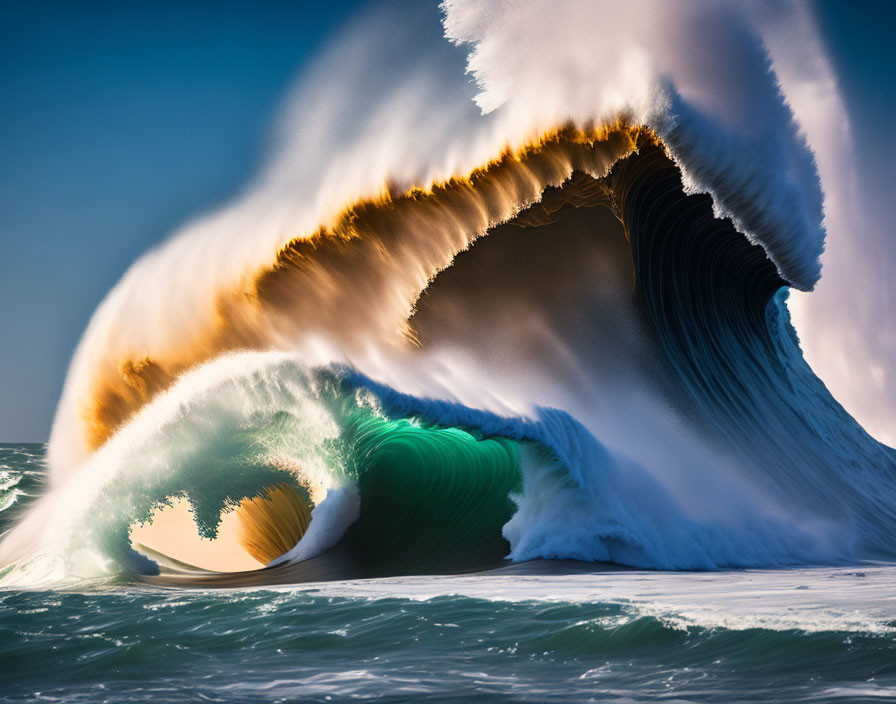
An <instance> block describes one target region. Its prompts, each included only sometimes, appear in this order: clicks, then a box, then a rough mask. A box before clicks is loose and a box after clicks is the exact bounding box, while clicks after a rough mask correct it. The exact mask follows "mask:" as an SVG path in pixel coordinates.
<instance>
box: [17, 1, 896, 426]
mask: <svg viewBox="0 0 896 704" xmlns="http://www.w3.org/2000/svg"><path fill="white" fill-rule="evenodd" d="M359 4H361V3H359V2H332V1H330V2H326V3H298V2H294V3H288V2H272V1H269V0H256V1H255V2H252V3H228V2H153V3H149V2H146V3H142V2H136V3H116V2H83V1H81V2H78V3H74V2H71V3H67V2H66V3H58V4H53V3H32V2H25V1H22V2H9V1H7V2H4V3H2V4H0V91H2V96H3V98H2V104H3V109H2V110H0V300H2V304H0V389H2V393H0V441H6V442H13V441H44V440H46V438H47V436H48V434H49V429H50V423H51V421H52V415H53V411H54V409H55V405H56V401H57V399H58V397H59V394H60V391H61V388H62V383H63V380H64V377H65V372H66V368H67V365H68V360H69V358H70V357H71V354H72V352H73V350H74V347H75V345H76V344H77V341H78V338H79V337H80V334H81V332H82V331H83V329H84V327H85V325H86V324H87V321H88V319H89V317H90V314H91V313H92V312H93V310H94V308H95V307H96V305H97V304H98V303H99V302H100V300H101V299H102V298H103V296H104V295H105V293H106V292H107V291H108V290H109V289H110V288H111V287H112V286H113V285H114V284H115V282H116V281H117V280H118V278H119V277H120V276H121V275H122V273H124V271H125V269H126V268H127V267H128V265H129V264H130V263H131V262H132V261H133V260H134V259H135V258H136V257H137V256H138V255H139V254H140V253H141V252H143V251H145V250H146V249H147V248H148V247H150V246H152V245H153V244H155V243H157V242H159V241H160V240H162V239H163V238H164V237H165V236H166V235H167V234H169V233H170V232H171V231H172V230H173V229H174V228H175V227H177V226H178V225H179V224H181V223H183V222H184V221H185V220H187V219H190V218H193V217H196V216H199V215H201V214H202V213H204V212H207V211H208V210H210V209H212V208H214V207H215V206H217V205H219V204H221V203H223V202H226V201H227V200H228V199H229V198H230V197H232V196H233V195H234V194H235V193H237V192H238V191H239V190H240V188H241V187H242V186H243V185H244V184H245V183H246V182H247V181H248V180H249V179H250V178H251V176H252V174H253V173H254V172H255V170H256V169H257V167H258V166H259V164H260V163H262V162H263V161H264V159H265V154H266V149H267V146H268V138H269V136H270V135H271V129H272V127H273V123H274V120H275V118H276V115H277V111H278V108H279V106H280V104H281V100H282V99H283V97H284V94H285V92H286V90H287V89H288V87H289V86H290V84H291V83H292V81H293V79H294V78H295V76H296V74H297V73H298V72H299V70H300V69H301V67H302V66H303V64H304V63H305V62H307V61H308V60H309V59H310V58H311V57H312V56H313V55H315V53H316V52H317V50H318V49H319V48H320V47H321V46H322V44H323V43H324V42H325V41H326V38H327V37H328V36H330V35H331V34H332V33H333V32H334V31H335V30H336V29H337V28H338V27H339V26H340V25H341V23H342V22H343V21H344V20H345V19H346V18H347V17H348V16H349V15H351V14H352V13H353V11H354V10H355V9H356V8H357V6H358V5H359ZM818 9H819V16H820V18H821V20H822V27H823V30H824V34H825V38H826V41H827V42H828V44H829V48H830V52H831V56H832V58H833V60H834V63H835V68H836V70H837V73H838V77H839V78H840V80H841V84H842V86H843V91H844V94H845V97H846V101H847V105H848V107H849V110H850V116H851V119H852V120H853V123H854V124H855V126H856V128H857V129H856V133H857V142H858V148H859V159H860V162H861V165H862V168H863V170H865V171H866V173H869V174H874V175H875V176H876V177H880V178H876V179H869V180H871V181H876V182H878V183H880V182H882V179H883V177H886V183H889V182H890V180H891V179H890V177H889V172H890V169H891V164H892V163H894V157H896V142H894V138H893V137H892V136H891V134H890V129H889V122H890V119H891V118H890V116H891V115H892V114H893V110H894V108H896V86H894V82H893V80H892V75H893V71H894V69H896V49H894V47H893V42H892V39H891V30H892V27H893V26H894V20H896V3H889V2H869V3H865V4H863V3H846V2H839V1H837V0H825V1H824V2H820V3H818ZM433 16H434V21H437V17H438V16H437V14H436V13H434V15H433ZM888 197H889V194H888V192H886V191H884V190H881V193H880V198H881V199H886V198H888Z"/></svg>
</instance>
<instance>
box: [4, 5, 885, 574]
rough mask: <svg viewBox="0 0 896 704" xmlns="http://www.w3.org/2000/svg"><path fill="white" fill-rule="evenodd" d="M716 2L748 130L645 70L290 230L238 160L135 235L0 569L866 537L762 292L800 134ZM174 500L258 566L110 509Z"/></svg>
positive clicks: (828, 412) (752, 546)
mask: <svg viewBox="0 0 896 704" xmlns="http://www.w3.org/2000/svg"><path fill="white" fill-rule="evenodd" d="M445 11H446V12H447V18H446V28H447V29H448V32H449V35H451V36H452V38H453V39H455V40H456V41H472V42H479V44H477V45H476V46H477V48H476V51H477V52H479V53H478V54H476V53H475V52H474V58H473V59H471V64H472V67H473V69H474V70H475V69H476V61H479V60H481V59H482V53H483V52H486V53H487V51H486V50H487V48H488V47H489V46H490V45H489V39H488V28H487V27H485V29H483V27H482V26H481V25H475V31H473V29H471V27H474V25H471V24H470V23H471V22H473V19H475V18H473V19H471V18H470V17H467V16H465V15H464V7H463V6H456V5H455V4H454V3H447V4H446V5H445ZM726 13H727V11H726ZM726 13H722V15H721V16H719V17H715V16H713V20H714V21H716V22H719V23H723V22H724V23H725V24H723V25H720V26H724V27H734V29H730V28H729V29H727V30H726V31H727V33H728V34H729V35H731V37H733V38H734V39H736V40H737V42H736V44H737V46H736V47H735V51H736V52H740V54H742V55H743V56H740V57H739V58H740V59H742V60H743V61H744V62H746V63H745V65H746V66H752V65H753V63H755V64H756V65H758V67H759V68H758V69H756V70H755V73H756V75H757V76H758V78H757V79H756V80H757V81H759V86H760V87H759V88H755V89H754V93H755V94H757V95H760V94H761V95H762V96H764V99H767V101H768V104H767V112H770V113H771V117H769V116H768V115H766V118H765V119H766V120H767V121H768V123H769V124H767V125H764V126H763V125H759V126H758V127H756V125H753V129H751V130H750V131H749V135H748V137H745V136H743V135H742V134H740V133H738V132H736V131H732V128H731V126H730V124H728V123H726V122H725V121H724V120H722V121H718V120H714V119H713V118H712V116H710V115H707V114H703V113H702V112H701V111H699V110H697V109H695V108H694V106H693V105H692V104H691V103H689V102H688V99H687V91H686V90H685V91H683V92H682V90H680V88H681V84H682V78H681V77H680V76H679V77H676V76H674V75H673V76H671V77H670V76H665V77H663V79H662V80H657V81H653V82H650V81H646V82H644V86H646V88H645V90H647V91H648V93H647V95H648V96H651V95H652V96H654V97H653V99H651V100H648V101H647V102H645V100H646V98H644V96H640V97H638V99H637V100H635V99H629V100H627V101H624V104H622V105H619V106H616V108H617V109H614V110H613V111H612V113H611V114H610V117H603V118H601V117H600V111H598V110H595V109H591V113H590V116H589V117H587V119H583V118H582V116H581V115H576V114H575V112H576V111H575V110H572V109H570V110H568V111H567V114H566V116H565V119H563V120H557V121H554V122H551V121H549V120H548V118H547V117H545V116H542V117H541V119H540V120H539V119H534V118H533V120H530V121H529V122H528V123H526V124H528V129H527V131H520V130H519V128H518V127H512V128H511V127H508V125H507V124H506V122H505V118H504V117H501V113H500V110H499V111H498V117H496V118H483V120H486V126H487V128H488V132H489V134H491V135H492V137H490V138H489V139H485V140H484V141H483V140H478V141H476V140H474V141H475V143H476V145H478V146H475V147H473V146H471V147H470V150H469V154H473V155H476V154H478V155H479V161H478V163H476V164H475V165H474V166H473V167H472V168H467V169H461V168H459V167H458V164H455V166H454V167H453V168H451V169H449V173H448V175H441V176H440V175H430V176H428V177H420V176H419V175H418V176H417V177H415V178H412V179H411V180H410V182H409V183H402V180H403V179H397V178H396V177H395V174H390V175H389V177H388V178H387V179H386V180H385V182H386V183H387V185H386V186H385V187H384V188H381V189H379V190H376V191H375V192H373V191H369V190H368V191H367V192H366V194H365V189H364V188H361V189H359V191H360V194H359V195H357V196H356V197H354V198H349V199H348V205H343V206H341V207H339V208H337V209H334V210H332V211H331V212H330V213H329V214H328V215H327V216H326V217H320V218H318V221H317V223H316V224H315V225H314V226H310V227H309V226H305V227H304V228H303V229H302V231H301V232H300V234H298V235H296V234H291V233H290V232H289V231H288V230H286V229H284V228H283V222H285V219H284V218H285V216H281V217H278V218H277V219H276V223H277V224H278V227H274V228H273V229H270V231H269V232H267V234H265V233H264V232H262V233H260V234H258V235H257V236H254V235H253V232H252V228H253V227H254V226H255V225H256V223H253V220H252V218H251V217H250V216H251V215H252V214H253V213H254V212H256V210H255V209H256V208H257V207H258V206H259V204H261V205H263V206H264V208H265V210H266V211H269V210H270V209H271V208H273V207H274V206H273V205H272V201H271V200H270V199H271V198H272V197H273V196H272V195H271V194H272V193H273V194H275V196H276V202H277V203H281V204H282V203H283V202H284V200H285V202H287V203H288V202H290V201H291V200H292V199H295V198H299V197H301V195H300V194H298V193H296V192H295V191H292V190H288V189H284V188H283V187H282V186H283V183H280V184H279V187H278V188H271V187H270V184H268V186H267V187H266V188H264V189H262V192H263V194H264V198H261V199H260V197H258V196H256V197H248V198H247V200H246V201H245V202H243V203H242V204H240V205H239V206H238V207H237V206H235V209H234V210H232V211H230V212H225V213H224V214H222V215H221V216H218V217H217V218H212V219H210V220H209V221H207V222H206V223H204V224H203V225H202V226H201V227H200V228H199V229H198V230H193V231H187V232H186V233H184V234H182V235H181V236H179V237H178V238H175V239H174V240H172V241H171V242H170V243H168V244H167V245H165V246H164V247H162V248H161V249H159V250H157V251H155V252H152V253H150V254H148V255H147V256H146V257H145V258H144V259H143V260H141V261H140V262H138V263H137V264H136V265H135V266H134V267H133V268H132V270H131V271H130V272H129V273H128V274H127V276H126V277H125V279H124V280H123V281H122V282H121V283H120V284H119V286H118V287H117V288H116V290H115V291H113V293H112V294H111V295H110V297H109V298H108V299H107V301H106V302H104V304H103V305H102V306H101V308H100V309H99V310H98V312H97V314H96V315H95V317H94V319H93V321H92V322H91V325H90V328H89V329H88V332H87V333H86V335H85V338H84V340H83V341H82V344H81V346H80V348H79V350H78V352H77V354H76V357H75V360H74V361H73V364H72V370H71V372H70V376H69V379H68V382H67V385H66V389H65V392H64V395H63V399H62V401H61V403H60V408H59V412H58V415H57V421H56V425H55V427H54V434H53V438H52V442H51V448H50V463H51V474H50V485H49V487H48V491H47V494H46V495H45V496H44V497H42V498H40V499H38V500H37V501H36V502H35V503H34V504H32V506H30V507H29V509H28V511H27V512H26V513H25V514H24V515H23V516H21V518H20V520H19V522H18V525H17V526H16V527H15V528H14V529H13V530H12V531H11V532H10V533H9V534H8V535H6V536H5V537H4V539H3V542H2V544H0V564H3V565H5V570H6V577H5V579H7V580H16V579H18V580H22V581H32V580H36V579H55V578H62V577H65V576H72V575H95V574H108V573H110V572H111V573H120V572H125V573H131V574H140V575H144V577H146V578H149V576H150V575H155V574H158V573H160V572H162V573H165V574H166V575H167V578H168V579H175V578H176V579H178V580H186V581H188V582H190V583H194V584H214V583H227V584H240V583H246V584H251V583H273V582H291V581H307V580H315V579H335V578H352V577H366V576H384V575H394V574H412V573H439V572H465V571H472V570H480V569H487V568H490V567H494V566H496V565H499V564H501V563H502V561H503V560H505V559H506V558H510V559H511V560H515V561H525V560H531V559H536V558H560V559H563V558H567V559H577V560H585V561H590V562H613V563H617V564H621V565H628V566H637V567H651V568H662V569H693V568H698V569H716V568H721V567H735V566H756V565H781V564H794V563H805V562H831V561H854V560H860V559H889V558H892V557H893V553H894V550H896V543H894V542H893V538H892V536H893V535H894V532H893V528H894V526H896V488H894V487H896V485H894V473H896V453H894V451H893V450H891V449H890V448H887V447H885V446H883V445H881V444H879V443H877V442H876V441H875V440H873V439H872V438H871V437H869V436H868V435H867V434H866V433H865V432H864V431H863V430H862V428H861V427H860V426H859V425H858V424H857V423H856V422H855V421H854V420H853V419H852V418H851V417H850V416H849V415H848V414H847V413H846V412H845V411H844V410H843V409H842V408H841V407H840V406H839V404H838V403H837V402H836V401H835V400H834V399H833V398H832V397H831V396H830V394H829V393H828V392H827V390H826V388H825V386H824V385H823V384H822V382H821V381H819V380H818V379H817V378H816V377H815V376H814V374H813V373H812V371H811V370H810V369H809V367H808V366H807V365H806V363H805V362H804V361H803V359H802V356H801V353H800V349H799V342H798V340H797V337H796V333H795V332H794V330H793V328H792V327H791V325H790V322H789V317H788V311H787V306H786V300H787V295H788V288H789V287H797V288H802V289H808V288H811V286H812V285H813V283H814V281H815V279H816V278H817V276H818V256H819V255H820V252H821V243H822V235H823V230H822V228H821V195H820V190H819V188H818V180H817V174H816V173H815V167H814V161H813V159H812V155H811V153H810V152H809V151H808V149H807V148H806V145H805V143H804V142H803V137H802V136H801V135H800V133H799V130H798V128H797V126H796V125H795V123H794V121H793V115H792V114H791V113H790V112H789V109H788V107H787V105H786V104H785V102H784V100H783V97H782V96H781V95H780V93H779V90H778V86H777V85H776V83H775V76H774V75H773V74H770V73H769V69H768V65H767V58H766V57H765V55H764V54H763V52H762V50H761V46H760V45H759V44H757V41H758V40H757V39H756V37H755V36H754V35H753V34H751V33H750V32H747V31H746V30H742V29H741V24H742V23H732V21H731V19H730V17H729V16H728V14H726ZM474 14H475V13H474ZM711 14H714V13H711ZM483 32H484V34H485V36H480V33H483ZM757 57H758V58H757ZM751 62H753V63H751ZM676 79H677V80H678V83H676V82H675V81H676ZM692 80H696V79H692ZM486 82H487V81H486ZM684 83H685V84H686V83H687V81H684ZM485 87H486V88H488V86H485ZM486 94H487V92H486ZM698 102H699V101H698ZM519 109H520V108H519V106H518V105H514V104H513V100H511V101H510V106H509V107H507V110H506V113H514V112H515V111H518V110H519ZM536 112H537V111H536ZM586 114H588V113H586ZM550 117H553V116H550ZM540 123H541V124H540ZM498 128H502V129H498ZM514 134H520V135H525V136H523V137H520V138H519V139H517V140H516V141H515V142H514V141H512V138H513V135H514ZM495 135H497V141H496V138H495ZM501 140H503V144H501ZM468 144H472V142H468ZM483 144H485V145H486V147H487V145H489V144H492V145H495V144H498V145H500V147H499V148H497V149H493V150H492V151H489V150H488V148H486V147H483V146H482V145H483ZM757 153H759V154H760V155H764V156H769V157H770V159H771V162H769V160H768V159H764V158H756V154H757ZM458 163H460V162H458ZM274 180H275V181H276V179H274ZM347 181H349V182H351V179H347ZM250 206H251V207H250ZM294 220H295V219H294ZM298 221H302V218H301V217H300V218H298ZM290 222H292V221H290ZM307 222H313V220H312V219H307ZM216 228H224V230H225V231H228V228H236V231H237V234H236V235H232V239H230V240H228V241H227V242H226V243H225V242H222V241H218V240H216V236H215V234H214V233H215V230H216ZM225 244H226V246H222V245H225ZM178 506H180V507H181V508H182V509H184V510H188V511H189V512H190V514H191V515H192V518H193V520H194V523H195V531H196V532H198V533H199V535H200V536H201V537H202V538H204V539H209V540H210V539H213V538H215V537H216V536H217V537H218V540H219V542H220V541H221V540H224V541H225V543H226V546H225V547H226V550H227V551H230V552H232V553H234V554H236V553H241V554H243V555H246V554H248V555H249V556H250V557H249V558H248V559H249V562H248V563H245V564H249V565H250V566H251V565H253V564H254V565H256V566H257V567H259V568H261V567H262V566H264V565H269V567H268V568H267V569H264V570H261V569H257V570H250V571H247V572H245V573H243V574H241V575H239V576H234V575H228V576H227V577H226V579H225V578H222V577H221V576H220V575H219V574H218V572H220V571H227V569H228V568H227V566H226V565H225V566H223V567H220V566H219V567H217V568H214V569H210V568H209V566H208V565H204V566H203V565H198V564H191V560H190V559H189V558H187V557H185V556H184V554H183V553H182V551H180V548H179V544H180V543H181V542H182V540H181V539H180V538H179V537H178V534H177V533H176V532H174V533H173V537H172V532H171V531H170V530H169V531H168V533H167V534H165V533H164V531H157V533H156V537H155V542H154V543H153V544H152V545H149V544H148V543H145V542H141V541H142V540H143V538H138V537H135V536H137V534H136V533H135V529H136V528H137V527H138V526H140V525H141V524H142V525H144V527H145V526H146V525H150V524H158V525H161V524H164V523H165V522H166V520H168V521H170V520H172V519H171V518H170V515H171V512H173V511H175V510H176V509H177V507H178ZM227 521H230V523H231V524H232V525H234V526H236V528H235V529H234V532H233V535H232V537H230V538H227V537H226V536H223V535H219V533H223V531H219V527H220V526H222V525H223V524H224V523H225V522H227ZM169 528H170V526H169ZM144 532H145V535H148V536H149V537H150V538H152V537H153V534H152V531H151V530H149V531H148V532H146V531H144ZM141 535H142V534H141ZM219 547H220V546H219ZM252 561H254V562H252ZM222 580H224V581H223V582H222Z"/></svg>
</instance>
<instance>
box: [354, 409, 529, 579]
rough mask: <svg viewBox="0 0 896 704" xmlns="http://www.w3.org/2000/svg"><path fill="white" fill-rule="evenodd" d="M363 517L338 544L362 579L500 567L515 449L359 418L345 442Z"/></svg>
mask: <svg viewBox="0 0 896 704" xmlns="http://www.w3.org/2000/svg"><path fill="white" fill-rule="evenodd" d="M344 437H345V442H346V443H347V445H348V447H349V451H348V453H347V454H348V456H349V457H350V458H351V461H352V463H353V465H354V466H353V468H352V471H353V472H354V473H356V475H357V481H358V486H359V489H360V495H361V515H360V517H359V519H358V521H357V522H356V523H355V524H354V525H353V526H352V527H351V528H350V529H349V532H348V534H347V535H346V537H345V539H344V540H343V547H344V549H345V550H346V551H347V552H349V553H350V554H351V555H352V557H353V558H354V559H355V560H357V563H358V568H359V570H360V573H361V574H368V575H374V574H388V573H394V572H396V571H398V572H402V571H408V570H410V571H413V572H417V573H421V572H427V571H440V572H445V571H453V570H465V569H474V568H476V567H480V566H483V565H487V564H492V563H495V562H497V561H499V560H501V559H502V558H503V557H505V556H506V555H507V553H508V551H509V545H508V543H507V541H506V540H504V538H503V537H502V535H501V529H502V527H503V526H504V524H505V523H507V521H508V520H510V517H511V516H512V514H513V511H514V505H513V502H512V500H511V495H512V494H513V493H514V492H518V491H519V490H520V489H521V474H520V467H519V449H518V444H517V443H516V442H514V441H512V440H506V439H503V438H490V439H482V438H476V437H475V436H474V435H472V434H470V433H469V432H466V431H464V430H460V429H457V428H447V429H441V428H433V427H426V426H420V425H417V424H415V423H413V422H411V421H407V420H394V421H390V420H385V419H383V418H380V417H377V416H373V415H369V414H366V413H357V414H355V416H354V417H353V419H352V421H351V422H349V423H348V424H347V428H346V431H345V434H344Z"/></svg>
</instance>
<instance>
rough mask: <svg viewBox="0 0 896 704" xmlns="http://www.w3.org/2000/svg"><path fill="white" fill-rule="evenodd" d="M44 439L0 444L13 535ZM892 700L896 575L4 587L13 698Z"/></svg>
mask: <svg viewBox="0 0 896 704" xmlns="http://www.w3.org/2000/svg"><path fill="white" fill-rule="evenodd" d="M42 456H43V447H42V446H38V445H30V446H24V445H5V446H0V506H3V507H4V508H5V510H3V512H2V513H0V516H2V518H0V521H2V523H0V528H2V527H5V526H8V524H9V520H10V517H11V516H12V515H14V513H15V512H16V510H17V508H19V507H21V506H22V505H24V504H25V503H27V501H28V499H29V496H31V495H33V494H35V493H36V492H37V491H39V489H40V482H41V477H42V471H43V470H42V467H43V465H42ZM366 699H377V700H380V701H419V700H421V699H426V700H428V701H439V702H468V701H531V702H554V701H564V702H569V701H650V700H662V701H725V702H727V701H807V702H808V701H811V702H819V701H821V702H824V701H875V702H879V701H886V700H888V699H894V700H896V566H893V565H889V564H864V565H858V566H857V565H851V566H839V567H817V568H801V569H788V570H768V571H763V570H750V571H724V572H711V573H706V572H702V573H693V572H691V573H685V572H677V573H669V572H648V571H632V572H605V573H597V574H571V575H550V574H546V575H526V576H521V575H513V576H509V575H471V576H462V577H458V576H452V577H405V578H392V579H383V580H359V581H354V582H333V583H326V584H315V585H308V586H295V587H278V588H269V589H252V590H216V591H199V590H179V589H159V588H149V587H145V586H141V585H138V584H131V583H110V582H100V583H92V584H83V585H79V586H78V587H76V588H68V589H65V590H44V591H36V590H19V589H13V588H3V587H0V701H4V702H26V701H64V702H140V701H154V702H179V701H191V702H192V701H212V702H286V701H302V702H318V701H321V702H323V701H353V700H366Z"/></svg>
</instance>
